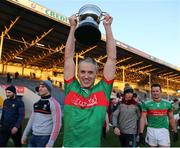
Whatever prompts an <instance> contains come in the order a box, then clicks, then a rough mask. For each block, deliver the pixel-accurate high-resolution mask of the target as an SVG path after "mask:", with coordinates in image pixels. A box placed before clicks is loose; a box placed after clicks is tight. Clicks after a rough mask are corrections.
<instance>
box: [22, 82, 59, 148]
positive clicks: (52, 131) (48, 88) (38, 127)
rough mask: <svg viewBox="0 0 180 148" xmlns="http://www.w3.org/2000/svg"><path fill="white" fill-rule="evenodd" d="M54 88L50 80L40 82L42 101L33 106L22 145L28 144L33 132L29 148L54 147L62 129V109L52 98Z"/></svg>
mask: <svg viewBox="0 0 180 148" xmlns="http://www.w3.org/2000/svg"><path fill="white" fill-rule="evenodd" d="M52 88H53V86H52V83H51V82H50V81H49V80H45V81H42V82H40V85H39V89H38V91H39V95H40V96H41V99H40V100H39V101H37V102H36V103H34V105H33V109H32V113H31V116H30V118H29V121H28V123H27V125H26V128H25V130H24V132H23V136H22V139H21V142H22V144H26V142H27V137H28V134H29V133H30V131H31V130H32V136H31V138H30V140H29V142H28V146H29V147H45V146H46V147H53V145H54V142H55V140H56V138H57V136H58V134H59V131H60V128H61V108H60V104H59V103H58V102H57V101H56V99H55V98H54V97H52V96H51V92H52Z"/></svg>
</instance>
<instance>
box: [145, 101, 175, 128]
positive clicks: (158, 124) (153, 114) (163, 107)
mask: <svg viewBox="0 0 180 148" xmlns="http://www.w3.org/2000/svg"><path fill="white" fill-rule="evenodd" d="M142 111H143V112H146V113H147V121H148V127H152V128H166V129H168V128H169V120H168V112H169V111H172V105H171V103H170V102H169V101H167V100H165V99H162V100H161V101H160V102H155V101H154V100H146V101H144V102H143V103H142Z"/></svg>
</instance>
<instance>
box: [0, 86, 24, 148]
mask: <svg viewBox="0 0 180 148" xmlns="http://www.w3.org/2000/svg"><path fill="white" fill-rule="evenodd" d="M5 91H6V96H7V99H5V101H4V103H3V109H2V116H1V120H0V147H6V146H7V143H8V140H9V138H12V140H13V142H14V145H15V146H16V147H21V146H22V145H21V136H22V122H23V120H24V115H25V109H24V102H23V101H22V100H21V98H20V97H18V96H17V95H16V88H15V86H13V85H11V86H9V87H7V88H6V90H5Z"/></svg>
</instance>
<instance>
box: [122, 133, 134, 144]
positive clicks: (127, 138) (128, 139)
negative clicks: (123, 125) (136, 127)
mask: <svg viewBox="0 0 180 148" xmlns="http://www.w3.org/2000/svg"><path fill="white" fill-rule="evenodd" d="M119 139H120V142H121V146H122V147H136V135H135V134H123V133H121V135H120V136H119Z"/></svg>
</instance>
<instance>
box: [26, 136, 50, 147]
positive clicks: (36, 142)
mask: <svg viewBox="0 0 180 148" xmlns="http://www.w3.org/2000/svg"><path fill="white" fill-rule="evenodd" d="M49 138H50V135H49V136H37V135H32V137H31V139H30V141H29V144H28V147H46V144H47V143H48V141H49Z"/></svg>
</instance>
